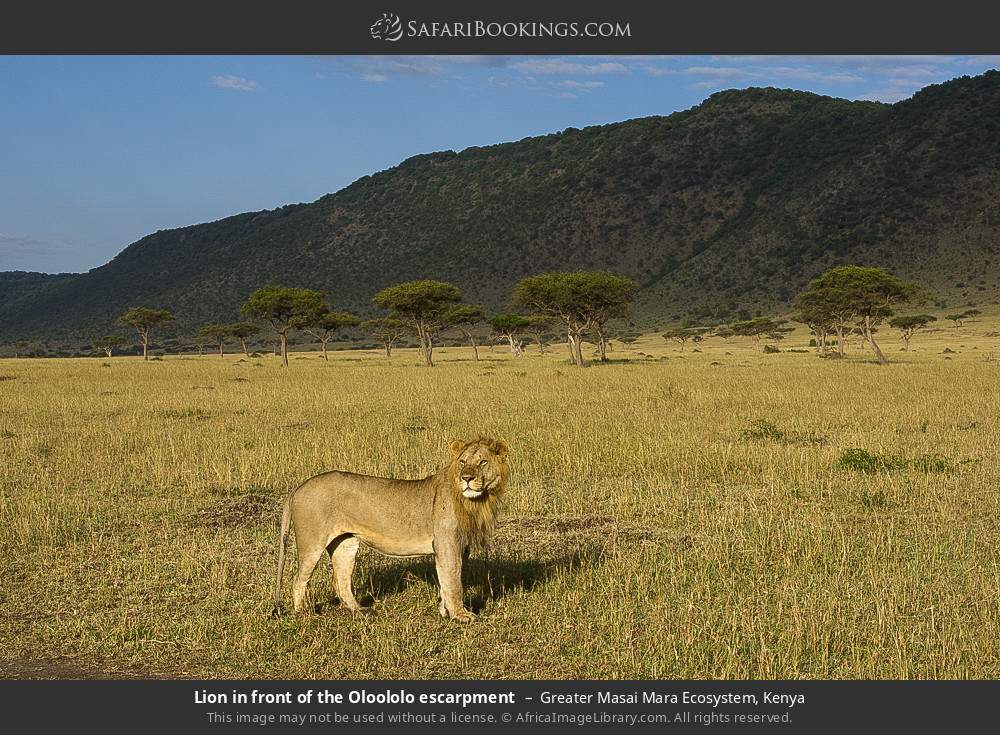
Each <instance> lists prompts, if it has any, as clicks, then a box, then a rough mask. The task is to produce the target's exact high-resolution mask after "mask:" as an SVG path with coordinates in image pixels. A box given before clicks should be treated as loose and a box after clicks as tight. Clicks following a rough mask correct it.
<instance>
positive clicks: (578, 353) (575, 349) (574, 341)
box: [569, 332, 585, 367]
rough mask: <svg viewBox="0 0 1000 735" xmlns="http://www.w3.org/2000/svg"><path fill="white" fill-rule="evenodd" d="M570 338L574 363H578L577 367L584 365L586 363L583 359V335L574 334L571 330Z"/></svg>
mask: <svg viewBox="0 0 1000 735" xmlns="http://www.w3.org/2000/svg"><path fill="white" fill-rule="evenodd" d="M569 339H570V346H571V348H572V354H573V364H574V365H576V366H577V367H583V366H584V364H585V363H584V361H583V349H582V344H583V335H582V334H574V333H572V332H570V334H569Z"/></svg>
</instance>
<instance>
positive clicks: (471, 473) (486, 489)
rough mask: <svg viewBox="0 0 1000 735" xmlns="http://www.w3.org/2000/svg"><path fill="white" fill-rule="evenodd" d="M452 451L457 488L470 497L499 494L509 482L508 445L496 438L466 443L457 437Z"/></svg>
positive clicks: (495, 495)
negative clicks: (495, 439)
mask: <svg viewBox="0 0 1000 735" xmlns="http://www.w3.org/2000/svg"><path fill="white" fill-rule="evenodd" d="M449 449H450V450H451V457H452V461H451V470H452V472H451V474H452V479H453V481H454V483H455V488H456V490H457V491H458V492H459V493H461V495H462V497H463V498H465V499H466V500H472V501H483V500H487V499H491V498H497V497H499V496H500V495H501V494H502V493H503V491H504V489H505V486H506V484H507V445H506V444H504V443H503V442H502V441H494V440H492V439H484V438H482V437H480V438H479V439H474V440H473V441H471V442H465V441H462V440H461V439H456V440H455V441H453V442H452V443H451V445H450V446H449Z"/></svg>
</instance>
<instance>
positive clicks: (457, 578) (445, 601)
mask: <svg viewBox="0 0 1000 735" xmlns="http://www.w3.org/2000/svg"><path fill="white" fill-rule="evenodd" d="M465 557H466V554H465V550H464V549H461V548H459V547H458V545H457V544H453V543H452V544H440V545H438V544H435V548H434V566H435V567H436V569H437V578H438V585H439V586H440V587H441V602H440V604H439V605H438V611H439V612H440V613H441V616H442V617H449V618H451V619H452V620H457V621H458V622H460V623H471V622H472V621H473V620H475V619H476V616H475V615H473V614H472V612H471V611H469V610H467V609H466V608H465V599H464V590H463V588H462V561H463V559H464V558H465Z"/></svg>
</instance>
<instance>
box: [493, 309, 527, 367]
mask: <svg viewBox="0 0 1000 735" xmlns="http://www.w3.org/2000/svg"><path fill="white" fill-rule="evenodd" d="M490 326H491V327H493V334H495V335H496V336H497V337H501V338H503V339H505V340H507V343H508V344H509V345H510V354H512V355H513V356H514V357H521V356H522V355H523V354H524V347H523V346H522V344H521V335H522V334H524V332H526V331H527V329H528V327H530V326H531V322H529V321H528V320H527V319H526V318H525V317H523V316H521V315H520V314H496V315H495V316H494V317H493V318H492V319H490Z"/></svg>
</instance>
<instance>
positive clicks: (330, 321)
mask: <svg viewBox="0 0 1000 735" xmlns="http://www.w3.org/2000/svg"><path fill="white" fill-rule="evenodd" d="M292 321H293V324H292V326H294V327H295V328H296V329H301V330H302V331H303V332H305V333H306V334H308V335H310V336H311V337H313V338H315V339H316V340H317V341H319V343H320V344H321V345H323V359H324V360H327V361H329V360H330V358H329V356H328V355H327V353H326V346H327V344H328V343H329V342H330V340H332V339H333V338H334V336H335V335H336V334H337V332H339V331H340V330H341V329H344V328H345V327H356V326H358V325H359V324H360V323H361V320H360V319H358V318H357V317H356V316H354V314H348V313H347V312H345V311H329V310H328V309H326V308H325V307H324V308H323V309H321V310H319V311H316V312H314V313H312V314H306V315H304V316H300V317H297V318H295V319H293V320H292Z"/></svg>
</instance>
